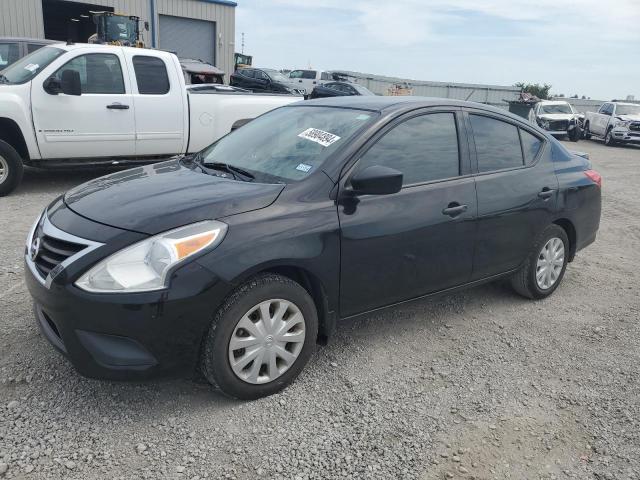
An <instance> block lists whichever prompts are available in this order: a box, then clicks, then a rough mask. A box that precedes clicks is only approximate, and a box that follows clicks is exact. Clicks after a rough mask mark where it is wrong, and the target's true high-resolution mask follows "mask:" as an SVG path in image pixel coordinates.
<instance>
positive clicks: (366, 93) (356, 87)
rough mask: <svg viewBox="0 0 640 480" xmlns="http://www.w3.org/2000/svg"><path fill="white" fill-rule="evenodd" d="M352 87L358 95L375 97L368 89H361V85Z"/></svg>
mask: <svg viewBox="0 0 640 480" xmlns="http://www.w3.org/2000/svg"><path fill="white" fill-rule="evenodd" d="M352 86H353V88H355V89H356V90H357V91H358V93H359V94H360V95H375V93H373V92H372V91H371V90H369V89H368V88H365V87H363V86H362V85H358V84H353V85H352Z"/></svg>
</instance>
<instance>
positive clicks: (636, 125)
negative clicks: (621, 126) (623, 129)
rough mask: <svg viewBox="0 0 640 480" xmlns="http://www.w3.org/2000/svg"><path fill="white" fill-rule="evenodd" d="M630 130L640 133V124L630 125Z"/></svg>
mask: <svg viewBox="0 0 640 480" xmlns="http://www.w3.org/2000/svg"><path fill="white" fill-rule="evenodd" d="M629 130H635V131H640V122H633V123H631V124H630V125H629Z"/></svg>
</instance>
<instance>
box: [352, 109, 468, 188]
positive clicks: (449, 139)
mask: <svg viewBox="0 0 640 480" xmlns="http://www.w3.org/2000/svg"><path fill="white" fill-rule="evenodd" d="M373 165H381V166H384V167H389V168H394V169H396V170H398V171H400V172H402V175H403V178H402V184H403V185H411V184H416V183H424V182H431V181H434V180H442V179H446V178H452V177H457V176H458V175H460V155H459V153H458V132H457V129H456V121H455V116H454V114H453V113H431V114H427V115H421V116H419V117H414V118H411V119H409V120H406V121H404V122H402V123H401V124H400V125H398V126H396V127H394V128H393V129H392V130H390V131H389V132H387V133H386V134H385V135H384V136H383V137H382V138H381V139H380V140H378V142H376V144H375V145H374V146H373V147H371V148H370V149H369V150H368V151H367V152H366V153H365V154H364V155H363V157H362V158H361V159H360V161H359V162H358V166H357V171H361V170H363V169H365V168H367V167H370V166H373Z"/></svg>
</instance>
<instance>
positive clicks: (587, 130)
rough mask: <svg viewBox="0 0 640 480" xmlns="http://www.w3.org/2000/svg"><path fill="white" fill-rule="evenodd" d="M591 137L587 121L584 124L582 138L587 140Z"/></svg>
mask: <svg viewBox="0 0 640 480" xmlns="http://www.w3.org/2000/svg"><path fill="white" fill-rule="evenodd" d="M590 138H591V132H590V131H589V122H586V123H585V124H584V139H585V140H589V139H590Z"/></svg>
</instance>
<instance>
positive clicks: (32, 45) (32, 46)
mask: <svg viewBox="0 0 640 480" xmlns="http://www.w3.org/2000/svg"><path fill="white" fill-rule="evenodd" d="M42 47H44V45H39V44H37V43H28V44H27V53H33V52H35V51H36V50H40V49H41V48H42Z"/></svg>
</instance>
